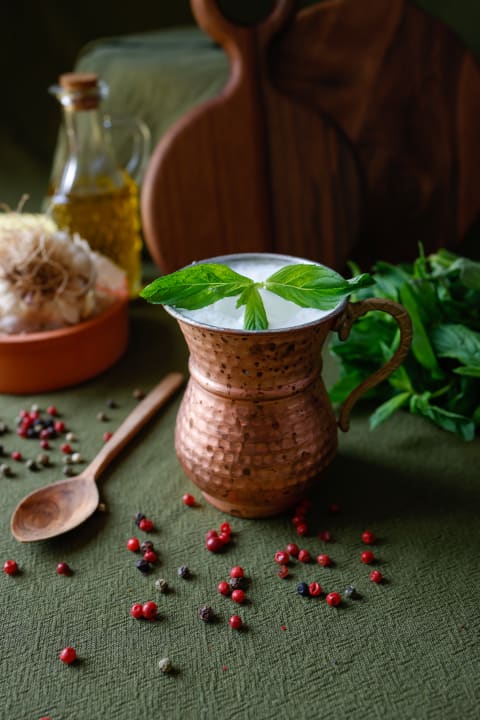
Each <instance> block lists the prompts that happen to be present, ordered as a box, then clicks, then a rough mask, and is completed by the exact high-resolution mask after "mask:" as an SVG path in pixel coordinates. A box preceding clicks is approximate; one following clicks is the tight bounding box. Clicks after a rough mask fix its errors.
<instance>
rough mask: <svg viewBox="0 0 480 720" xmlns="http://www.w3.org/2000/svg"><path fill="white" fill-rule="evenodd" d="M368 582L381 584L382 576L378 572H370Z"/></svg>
mask: <svg viewBox="0 0 480 720" xmlns="http://www.w3.org/2000/svg"><path fill="white" fill-rule="evenodd" d="M370 580H371V581H372V582H374V583H381V582H382V580H383V575H382V573H381V572H380V570H372V572H371V573H370Z"/></svg>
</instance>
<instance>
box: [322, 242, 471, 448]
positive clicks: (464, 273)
mask: <svg viewBox="0 0 480 720" xmlns="http://www.w3.org/2000/svg"><path fill="white" fill-rule="evenodd" d="M351 268H352V270H353V271H354V272H356V271H357V270H358V268H357V267H356V265H355V264H353V263H352V264H351ZM373 277H374V279H375V284H374V285H372V286H371V288H368V289H366V290H360V291H359V292H358V293H356V295H355V297H352V299H358V300H360V299H364V298H367V297H386V298H390V299H391V300H394V301H396V302H399V303H401V304H402V305H403V306H404V307H405V309H406V310H407V311H408V313H409V315H410V317H411V320H412V325H413V342H412V348H411V351H410V353H409V355H408V356H407V358H406V359H405V361H404V363H403V364H402V365H401V366H400V367H399V368H398V370H396V371H395V372H394V373H393V374H392V375H391V376H390V377H389V378H388V379H387V380H385V381H384V382H383V383H381V384H380V385H378V386H377V387H376V388H374V389H373V390H371V391H370V393H368V394H367V396H366V397H370V398H371V397H374V398H377V399H380V400H382V401H383V402H382V403H381V404H380V405H379V406H378V407H377V408H376V410H375V411H374V412H373V414H372V415H371V416H370V427H371V428H372V429H373V428H375V427H376V426H377V425H379V424H380V423H382V422H384V421H385V420H386V419H387V418H389V417H390V416H391V415H392V414H393V413H394V412H395V411H396V410H398V409H399V408H401V407H405V408H408V409H409V411H410V412H411V413H413V414H414V415H421V416H423V417H426V418H428V419H429V420H431V421H432V422H434V423H435V424H436V425H438V426H440V427H441V428H443V429H444V430H447V431H450V432H455V433H458V434H459V435H460V436H461V437H462V438H463V439H464V440H472V439H473V438H474V436H475V432H476V429H477V428H478V427H479V426H480V263H479V262H475V261H473V260H470V259H468V258H465V257H461V256H459V255H456V254H454V253H452V252H449V251H447V250H444V249H442V250H439V251H438V252H436V253H434V254H431V255H429V256H428V257H425V255H424V253H423V249H422V248H420V254H419V257H418V258H417V259H416V260H415V261H414V262H413V263H411V264H401V265H391V264H389V263H386V262H378V263H377V264H376V266H375V268H374V273H373ZM398 342H399V331H398V328H397V325H396V323H395V321H394V320H393V318H392V317H390V316H389V315H387V314H386V313H378V312H374V313H368V314H367V315H365V316H363V317H362V318H360V319H359V320H357V321H356V322H355V324H354V325H353V327H352V330H351V333H350V335H349V338H348V342H345V343H342V342H340V341H339V340H338V339H337V338H334V339H333V341H332V342H331V344H330V349H331V351H332V352H333V354H334V355H335V356H336V357H337V358H338V360H339V361H340V379H339V381H338V382H337V383H336V384H335V385H334V386H333V387H332V388H331V390H330V398H331V400H332V402H333V403H341V402H343V400H345V398H346V397H347V395H348V394H349V393H350V391H351V390H353V389H354V387H356V386H357V385H358V384H359V383H360V382H361V381H362V380H364V379H365V378H366V377H368V376H369V375H370V374H371V373H372V372H374V371H375V370H376V369H377V368H378V367H379V366H380V365H382V364H384V363H385V361H386V360H387V359H388V358H390V357H391V356H392V353H393V351H394V350H395V349H396V348H397V347H398Z"/></svg>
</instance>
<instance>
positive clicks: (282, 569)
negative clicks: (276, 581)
mask: <svg viewBox="0 0 480 720" xmlns="http://www.w3.org/2000/svg"><path fill="white" fill-rule="evenodd" d="M277 575H278V577H279V578H281V579H282V580H284V579H285V578H286V577H288V567H287V566H286V565H280V568H279V570H278V572H277Z"/></svg>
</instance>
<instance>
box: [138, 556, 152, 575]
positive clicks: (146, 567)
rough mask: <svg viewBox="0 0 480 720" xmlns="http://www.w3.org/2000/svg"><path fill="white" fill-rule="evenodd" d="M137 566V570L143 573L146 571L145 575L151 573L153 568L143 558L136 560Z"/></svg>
mask: <svg viewBox="0 0 480 720" xmlns="http://www.w3.org/2000/svg"><path fill="white" fill-rule="evenodd" d="M135 567H136V568H137V570H140V572H141V573H144V574H145V575H146V574H147V573H149V572H150V571H151V569H152V567H151V565H150V564H149V563H148V562H147V561H146V560H144V559H143V558H142V560H136V561H135Z"/></svg>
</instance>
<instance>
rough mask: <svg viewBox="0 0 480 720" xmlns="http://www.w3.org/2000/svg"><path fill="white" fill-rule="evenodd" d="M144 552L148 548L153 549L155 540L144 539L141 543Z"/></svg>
mask: <svg viewBox="0 0 480 720" xmlns="http://www.w3.org/2000/svg"><path fill="white" fill-rule="evenodd" d="M140 550H141V551H142V553H146V552H147V551H148V550H153V542H152V541H151V540H144V541H143V542H142V544H141V545H140Z"/></svg>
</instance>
